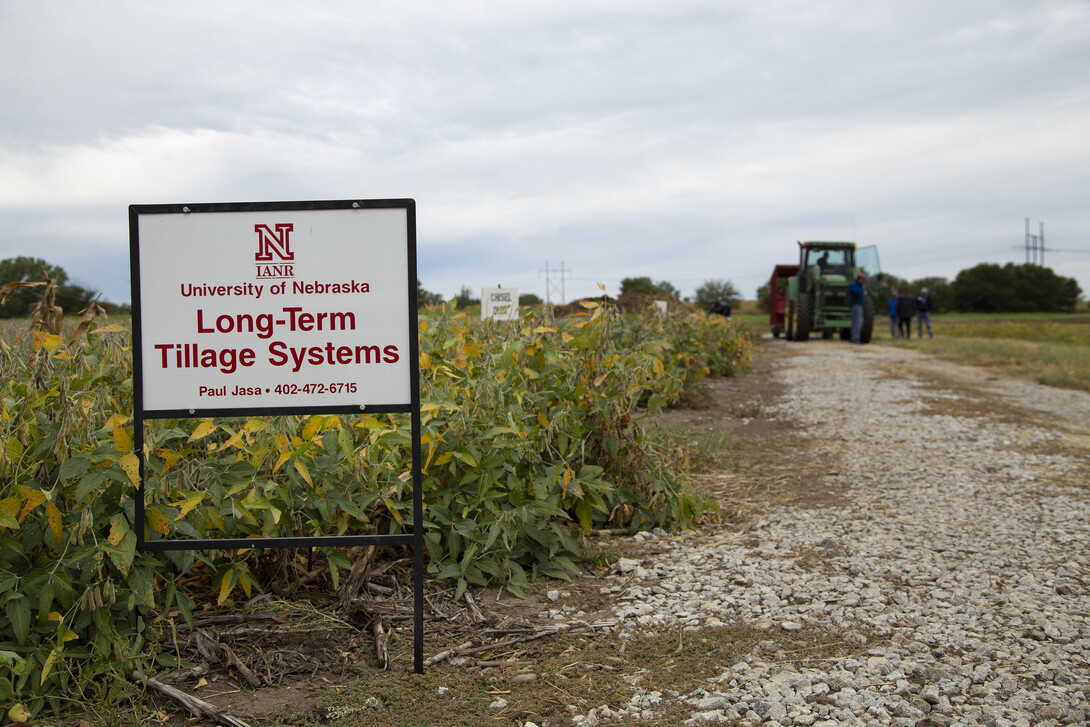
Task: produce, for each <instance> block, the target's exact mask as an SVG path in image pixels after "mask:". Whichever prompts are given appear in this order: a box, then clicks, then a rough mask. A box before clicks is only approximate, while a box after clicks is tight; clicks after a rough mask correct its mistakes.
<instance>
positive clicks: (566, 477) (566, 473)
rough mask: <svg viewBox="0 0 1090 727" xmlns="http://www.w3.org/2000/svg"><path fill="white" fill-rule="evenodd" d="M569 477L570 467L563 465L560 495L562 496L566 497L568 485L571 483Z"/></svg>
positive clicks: (570, 474) (570, 475)
mask: <svg viewBox="0 0 1090 727" xmlns="http://www.w3.org/2000/svg"><path fill="white" fill-rule="evenodd" d="M571 478H572V471H571V468H569V467H565V468H564V477H563V478H561V483H562V484H563V486H564V489H563V494H562V495H561V496H562V497H567V496H568V485H569V484H570V483H571Z"/></svg>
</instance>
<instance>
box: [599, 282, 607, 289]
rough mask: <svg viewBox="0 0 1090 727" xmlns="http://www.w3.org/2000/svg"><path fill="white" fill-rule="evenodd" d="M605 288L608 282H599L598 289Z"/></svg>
mask: <svg viewBox="0 0 1090 727" xmlns="http://www.w3.org/2000/svg"><path fill="white" fill-rule="evenodd" d="M605 289H606V284H605V283H598V290H605Z"/></svg>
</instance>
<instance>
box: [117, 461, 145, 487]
mask: <svg viewBox="0 0 1090 727" xmlns="http://www.w3.org/2000/svg"><path fill="white" fill-rule="evenodd" d="M118 464H120V465H121V469H123V470H125V474H126V475H128V476H129V482H131V483H132V484H133V487H139V486H140V459H139V458H138V457H137V456H136V455H135V454H133V453H132V452H129V453H128V454H123V455H121V459H120V460H119V461H118Z"/></svg>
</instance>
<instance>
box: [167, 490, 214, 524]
mask: <svg viewBox="0 0 1090 727" xmlns="http://www.w3.org/2000/svg"><path fill="white" fill-rule="evenodd" d="M207 494H208V493H205V492H194V493H193V494H192V495H190V496H189V497H187V498H185V499H184V500H180V501H178V502H175V503H174V507H177V508H179V512H178V517H176V518H174V519H175V520H181V519H182V518H184V517H185V516H186V515H188V514H189V512H190V511H191V510H192V509H193V508H195V507H196V506H197V505H200V504H201V502H203V501H204V498H205V497H206V496H207Z"/></svg>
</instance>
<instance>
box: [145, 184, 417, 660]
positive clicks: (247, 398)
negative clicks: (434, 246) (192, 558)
mask: <svg viewBox="0 0 1090 727" xmlns="http://www.w3.org/2000/svg"><path fill="white" fill-rule="evenodd" d="M129 259H130V275H131V282H132V305H133V454H135V455H136V457H137V461H138V473H139V478H138V479H139V486H138V487H136V491H135V493H134V500H135V504H136V508H135V518H134V529H135V531H136V547H137V549H138V550H141V551H145V550H155V551H159V550H163V551H166V550H196V549H217V550H225V549H236V548H315V547H355V546H359V545H368V546H387V545H411V546H412V548H413V631H414V638H413V661H414V670H415V671H416V672H417V673H422V672H423V671H424V636H423V634H424V596H423V593H424V535H423V533H424V529H423V528H422V527H416V528H414V529H413V532H412V533H395V534H388V535H313V536H303V537H272V538H211V539H181V540H179V539H169V538H162V539H160V538H153V539H150V540H145V527H144V515H145V513H144V507H145V502H144V490H145V471H146V462H145V460H144V420H145V417H147V418H151V419H154V418H163V419H166V418H174V417H178V418H185V417H206V416H208V417H211V416H238V415H247V414H301V413H310V412H313V413H320V412H328V413H334V412H345V413H348V412H358V411H360V410H364V409H366V410H367V411H376V410H377V411H386V412H406V413H408V414H409V415H410V427H411V435H410V442H409V443H410V445H411V447H412V481H413V522H415V523H422V522H423V521H424V507H423V486H422V476H421V460H422V457H421V446H420V394H419V386H418V379H419V365H418V355H419V350H418V345H417V331H418V327H417V317H416V203H415V202H414V201H413V200H411V199H402V200H347V201H325V202H265V203H253V204H204V205H188V206H183V205H132V206H130V207H129ZM330 524H331V523H326V524H325V525H327V526H328V525H330ZM149 532H152V531H149ZM152 535H154V533H153V532H152Z"/></svg>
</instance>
